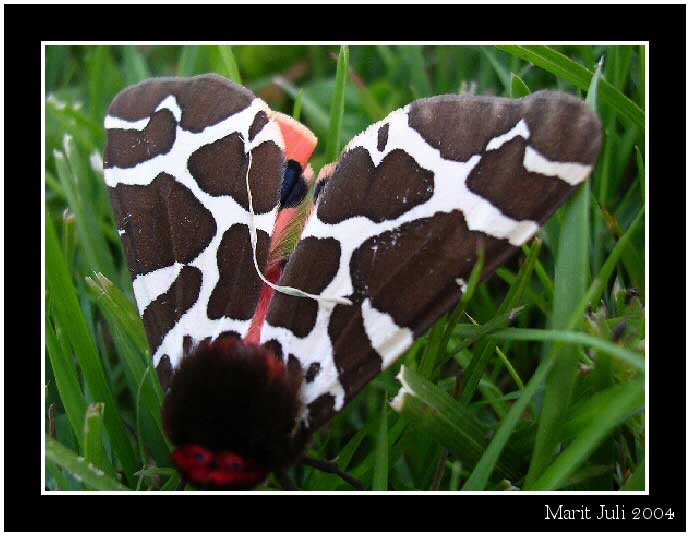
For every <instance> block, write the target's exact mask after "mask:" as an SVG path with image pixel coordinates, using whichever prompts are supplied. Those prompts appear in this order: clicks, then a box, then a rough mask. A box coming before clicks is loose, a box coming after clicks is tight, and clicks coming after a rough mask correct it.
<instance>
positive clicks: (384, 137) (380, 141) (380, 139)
mask: <svg viewBox="0 0 690 536" xmlns="http://www.w3.org/2000/svg"><path fill="white" fill-rule="evenodd" d="M389 126H390V125H389V124H388V123H386V124H385V125H383V126H382V127H379V131H378V134H377V139H376V148H377V149H378V150H379V151H383V150H384V149H385V148H386V144H387V143H388V128H389Z"/></svg>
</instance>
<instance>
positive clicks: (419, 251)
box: [350, 210, 514, 335]
mask: <svg viewBox="0 0 690 536" xmlns="http://www.w3.org/2000/svg"><path fill="white" fill-rule="evenodd" d="M480 245H481V246H482V247H484V248H485V251H486V258H487V259H491V258H493V257H495V256H497V254H498V253H499V252H500V251H501V250H503V249H505V250H507V249H511V250H513V249H514V248H509V243H508V242H507V241H504V240H498V239H495V238H491V237H489V236H487V235H485V234H483V233H480V232H473V231H469V230H468V228H467V224H466V223H465V220H464V218H463V216H462V212H460V211H458V210H455V211H453V212H450V213H438V214H436V215H435V216H433V217H431V218H424V219H420V220H416V221H412V222H408V223H405V224H403V225H401V226H400V227H399V228H397V229H394V230H392V231H387V232H385V233H382V234H379V235H376V236H373V237H371V238H370V239H369V240H367V241H366V242H364V243H363V244H362V246H360V247H359V248H358V249H357V250H356V251H355V252H354V253H353V255H352V260H351V262H350V273H351V275H352V284H353V286H354V288H355V294H357V295H358V296H362V297H363V296H369V297H370V298H371V302H372V305H373V306H374V308H376V309H377V310H379V311H382V312H385V313H388V314H389V315H391V316H392V317H393V320H394V321H395V323H396V324H397V325H399V326H403V327H409V328H410V329H412V330H413V331H414V332H415V334H417V335H418V334H421V333H422V332H423V331H424V330H425V329H426V328H427V327H428V326H429V325H430V324H431V323H432V322H433V321H434V320H435V319H436V318H438V317H439V316H441V315H442V314H443V313H445V312H446V310H447V309H448V308H449V307H451V306H452V304H453V303H455V302H456V301H457V299H458V297H459V292H460V288H459V286H458V284H457V283H456V281H455V280H456V279H457V278H458V277H462V278H467V277H468V276H469V274H470V272H471V271H472V268H473V267H474V264H475V262H476V258H477V249H478V247H480ZM490 264H492V266H491V267H489V266H487V269H486V270H485V272H484V273H485V274H486V273H487V270H489V269H491V270H493V269H494V268H495V266H493V263H490ZM403 296H404V299H403V298H402V297H403ZM361 299H363V298H359V299H358V300H357V301H361Z"/></svg>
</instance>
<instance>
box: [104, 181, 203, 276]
mask: <svg viewBox="0 0 690 536" xmlns="http://www.w3.org/2000/svg"><path fill="white" fill-rule="evenodd" d="M109 190H110V199H111V202H112V205H113V211H114V213H115V222H116V225H117V228H118V229H122V230H123V231H124V233H123V234H122V237H121V238H122V245H123V247H124V250H125V255H126V257H127V266H128V267H129V271H130V273H131V274H132V275H135V274H145V273H148V272H151V271H153V270H156V269H158V268H164V267H166V266H170V265H172V264H174V263H175V262H180V263H182V264H185V263H188V262H191V261H192V260H194V259H195V258H196V257H197V256H198V255H199V253H201V252H202V251H203V250H204V249H205V248H206V246H208V244H209V243H210V241H211V239H212V238H213V236H214V235H215V233H216V222H215V220H214V219H213V216H212V215H211V213H210V212H209V211H208V210H207V209H206V208H205V207H204V206H203V205H202V204H201V203H200V202H199V200H198V199H197V198H196V197H195V196H194V194H193V193H192V192H191V191H190V190H189V189H188V188H187V187H185V186H184V185H182V184H181V183H179V182H177V181H176V180H175V178H174V177H173V176H172V175H168V174H167V173H160V174H159V175H158V176H157V177H156V178H155V179H154V180H153V181H152V182H151V184H149V185H144V186H140V185H127V184H118V185H117V186H115V187H114V188H109Z"/></svg>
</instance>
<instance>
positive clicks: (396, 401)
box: [389, 365, 416, 413]
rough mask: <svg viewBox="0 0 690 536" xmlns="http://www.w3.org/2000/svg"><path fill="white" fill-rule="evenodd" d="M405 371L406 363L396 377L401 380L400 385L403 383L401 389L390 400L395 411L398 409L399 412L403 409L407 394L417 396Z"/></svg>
mask: <svg viewBox="0 0 690 536" xmlns="http://www.w3.org/2000/svg"><path fill="white" fill-rule="evenodd" d="M404 372H405V365H402V366H401V367H400V372H399V373H398V375H397V376H396V379H397V380H398V381H399V382H400V385H401V387H400V390H399V391H398V394H397V395H395V398H393V400H391V401H390V402H389V404H390V405H391V407H392V408H393V409H394V410H395V411H397V412H398V413H400V412H401V411H402V407H403V402H404V400H405V395H409V396H416V393H415V392H414V391H413V390H412V388H411V387H410V385H409V384H408V383H407V381H406V380H405V376H404Z"/></svg>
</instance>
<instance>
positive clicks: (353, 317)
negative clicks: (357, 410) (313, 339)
mask: <svg viewBox="0 0 690 536" xmlns="http://www.w3.org/2000/svg"><path fill="white" fill-rule="evenodd" d="M353 302H355V303H357V304H360V303H361V299H356V300H353ZM328 335H329V336H330V338H331V341H333V361H334V362H335V365H336V368H337V370H338V379H339V380H340V384H341V385H342V386H343V389H344V390H345V399H346V400H350V399H351V398H352V397H353V396H354V395H355V394H357V393H358V392H359V391H360V390H361V389H362V388H363V387H364V386H365V385H366V384H367V383H369V381H370V380H371V379H372V378H373V377H374V376H376V375H377V374H378V373H379V372H381V363H382V362H381V358H380V357H379V355H378V354H377V353H376V351H374V349H373V348H372V347H371V343H370V342H369V337H367V334H366V331H365V330H364V321H363V319H362V309H361V307H353V306H351V305H337V306H336V307H335V308H334V309H333V314H332V315H331V319H330V322H329V324H328Z"/></svg>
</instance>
